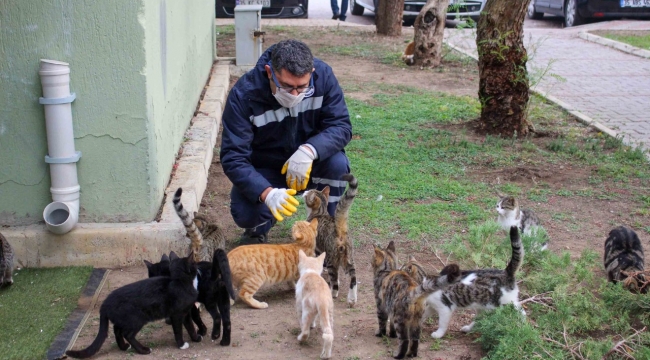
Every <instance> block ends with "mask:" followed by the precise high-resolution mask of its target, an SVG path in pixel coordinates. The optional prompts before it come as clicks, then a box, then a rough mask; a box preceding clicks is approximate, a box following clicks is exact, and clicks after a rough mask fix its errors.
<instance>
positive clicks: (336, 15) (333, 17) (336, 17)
mask: <svg viewBox="0 0 650 360" xmlns="http://www.w3.org/2000/svg"><path fill="white" fill-rule="evenodd" d="M339 16H340V15H339V13H334V16H332V20H336V19H338V18H339Z"/></svg>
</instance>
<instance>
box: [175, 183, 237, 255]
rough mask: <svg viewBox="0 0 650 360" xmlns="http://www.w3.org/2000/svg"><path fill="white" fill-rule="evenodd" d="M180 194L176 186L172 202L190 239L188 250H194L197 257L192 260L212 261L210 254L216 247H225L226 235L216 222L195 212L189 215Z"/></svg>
mask: <svg viewBox="0 0 650 360" xmlns="http://www.w3.org/2000/svg"><path fill="white" fill-rule="evenodd" d="M182 194H183V188H178V189H177V190H176V192H175V193H174V199H173V203H174V209H175V210H176V214H177V215H178V217H179V218H180V219H181V221H182V222H183V225H184V226H185V230H186V231H187V237H189V238H190V240H191V243H190V247H189V252H194V255H195V256H196V257H197V258H196V259H194V260H195V261H197V262H198V261H212V254H213V253H214V251H215V250H216V249H225V247H226V236H225V235H224V233H223V231H222V230H221V228H220V227H219V226H217V224H211V223H209V222H208V221H207V219H206V218H205V217H204V216H202V215H199V214H198V213H197V212H194V216H193V217H192V216H190V215H189V214H188V213H187V211H186V210H185V209H184V208H183V203H181V195H182ZM189 252H188V253H189Z"/></svg>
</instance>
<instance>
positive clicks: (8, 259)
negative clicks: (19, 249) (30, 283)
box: [0, 234, 14, 287]
mask: <svg viewBox="0 0 650 360" xmlns="http://www.w3.org/2000/svg"><path fill="white" fill-rule="evenodd" d="M13 272H14V250H13V249H12V248H11V244H9V241H7V239H6V238H5V237H4V236H3V235H2V234H0V287H3V286H4V285H12V284H13V283H14V280H13Z"/></svg>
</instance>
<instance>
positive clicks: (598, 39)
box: [578, 30, 650, 59]
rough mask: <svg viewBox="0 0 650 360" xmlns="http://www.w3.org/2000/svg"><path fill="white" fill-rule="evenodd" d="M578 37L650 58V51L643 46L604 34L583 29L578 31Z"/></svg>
mask: <svg viewBox="0 0 650 360" xmlns="http://www.w3.org/2000/svg"><path fill="white" fill-rule="evenodd" d="M611 31H624V30H611ZM578 37H580V38H581V39H583V40H587V41H591V42H594V43H596V44H600V45H604V46H609V47H611V48H614V49H616V50H620V51H623V52H626V53H628V54H632V55H635V56H638V57H641V58H644V59H650V51H648V50H644V49H641V48H638V47H636V46H632V45H629V44H626V43H622V42H620V41H616V40H612V39H608V38H605V37H602V36H598V35H594V34H592V33H590V32H588V31H581V32H580V33H578Z"/></svg>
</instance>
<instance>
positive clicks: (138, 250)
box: [2, 62, 230, 268]
mask: <svg viewBox="0 0 650 360" xmlns="http://www.w3.org/2000/svg"><path fill="white" fill-rule="evenodd" d="M229 85H230V70H229V66H228V65H222V64H220V63H219V62H215V63H214V64H213V66H212V69H211V71H210V78H209V82H208V83H207V84H206V85H205V88H206V90H205V94H204V96H203V98H202V99H200V101H199V104H200V106H199V111H198V112H197V115H196V116H194V117H193V118H192V120H191V121H190V125H189V127H188V129H187V130H186V132H185V137H186V138H187V139H188V140H187V141H185V142H184V143H182V144H181V150H182V151H179V153H180V154H181V155H180V157H179V158H178V159H177V163H176V172H175V173H174V174H173V176H172V178H171V179H170V181H169V184H168V186H167V188H166V189H165V195H166V197H165V200H164V204H163V210H162V213H161V215H160V221H159V222H156V221H152V222H147V223H144V222H139V223H79V224H77V226H76V227H75V229H73V230H72V231H71V232H69V233H67V234H65V235H55V234H52V233H51V232H49V231H47V229H46V227H45V225H44V224H34V225H27V226H12V227H9V228H6V229H3V230H2V234H3V235H4V236H5V237H6V238H7V240H8V241H9V242H10V243H11V244H12V246H13V248H14V251H15V254H16V259H17V262H19V263H20V265H21V266H23V267H52V266H71V265H92V266H94V267H105V268H111V267H118V266H128V265H132V264H135V263H141V261H142V260H144V259H147V260H151V259H158V258H160V256H162V254H163V253H169V252H170V251H172V250H173V251H176V252H183V253H184V249H185V248H186V247H187V244H188V242H187V239H186V237H185V228H184V226H183V224H182V223H181V221H180V219H179V218H178V216H177V215H176V212H175V211H174V207H173V203H172V198H173V193H174V192H175V191H176V189H177V188H178V187H182V188H183V199H182V201H183V206H184V207H185V208H186V209H187V211H188V212H190V213H192V212H194V211H197V210H198V208H199V206H200V204H201V199H202V197H203V193H204V192H205V189H206V187H207V182H208V172H209V169H210V165H211V163H212V157H213V154H214V146H215V144H216V141H217V135H218V132H219V128H220V126H221V115H222V114H221V112H222V110H223V105H224V103H225V101H226V96H227V94H228V88H229Z"/></svg>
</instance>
